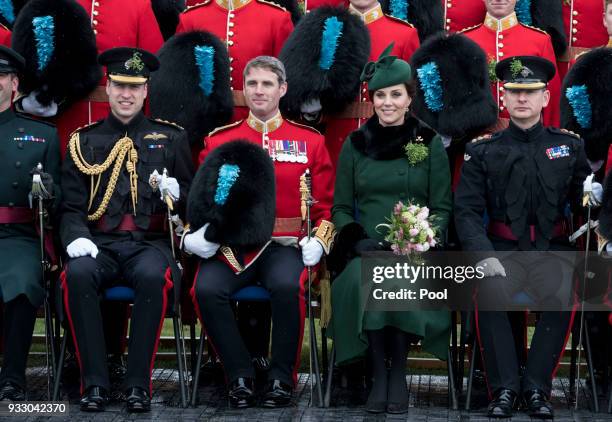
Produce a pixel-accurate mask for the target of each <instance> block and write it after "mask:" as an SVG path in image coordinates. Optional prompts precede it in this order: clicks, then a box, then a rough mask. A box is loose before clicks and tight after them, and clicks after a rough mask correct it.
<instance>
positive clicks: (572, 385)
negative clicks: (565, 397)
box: [569, 315, 580, 403]
mask: <svg viewBox="0 0 612 422" xmlns="http://www.w3.org/2000/svg"><path fill="white" fill-rule="evenodd" d="M576 316H579V315H576ZM576 320H577V321H580V319H579V318H577V319H576ZM579 331H580V324H576V323H574V327H573V330H572V349H571V354H570V373H569V391H570V397H572V395H573V394H574V393H575V391H576V361H577V359H578V337H579V336H580V333H579ZM576 400H578V397H574V403H575V402H576Z"/></svg>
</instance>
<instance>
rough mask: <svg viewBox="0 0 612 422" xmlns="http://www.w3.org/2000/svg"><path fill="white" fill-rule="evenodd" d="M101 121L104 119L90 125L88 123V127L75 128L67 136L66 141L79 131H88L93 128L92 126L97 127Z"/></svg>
mask: <svg viewBox="0 0 612 422" xmlns="http://www.w3.org/2000/svg"><path fill="white" fill-rule="evenodd" d="M103 121H104V119H102V120H98V121H97V122H92V123H89V124H88V125H83V126H81V127H78V128H76V129H75V130H73V131H72V132H71V133H70V135H69V136H68V139H70V138H71V137H72V135H74V134H75V133H77V132H81V131H82V130H84V129H90V128H92V127H94V126H97V125H99V124H100V123H102V122H103Z"/></svg>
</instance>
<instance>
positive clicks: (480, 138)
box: [472, 133, 493, 143]
mask: <svg viewBox="0 0 612 422" xmlns="http://www.w3.org/2000/svg"><path fill="white" fill-rule="evenodd" d="M492 137H493V135H491V134H490V133H487V134H486V135H481V136H479V137H478V138H474V139H472V143H474V142H478V141H482V140H483V139H491V138H492Z"/></svg>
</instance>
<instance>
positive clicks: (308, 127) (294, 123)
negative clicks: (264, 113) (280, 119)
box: [285, 119, 321, 135]
mask: <svg viewBox="0 0 612 422" xmlns="http://www.w3.org/2000/svg"><path fill="white" fill-rule="evenodd" d="M285 120H287V121H288V122H289V123H291V124H292V125H296V126H299V127H301V128H304V129H307V130H310V131H311V132H314V133H316V134H318V135H321V132H319V131H318V130H316V129H315V128H313V127H312V126H308V125H305V124H302V123H298V122H294V121H293V120H289V119H285Z"/></svg>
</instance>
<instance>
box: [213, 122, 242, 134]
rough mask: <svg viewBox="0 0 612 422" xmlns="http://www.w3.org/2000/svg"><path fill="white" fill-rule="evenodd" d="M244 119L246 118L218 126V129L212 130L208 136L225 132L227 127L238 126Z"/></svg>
mask: <svg viewBox="0 0 612 422" xmlns="http://www.w3.org/2000/svg"><path fill="white" fill-rule="evenodd" d="M243 121H244V119H241V120H238V121H237V122H234V123H230V124H229V125H225V126H220V127H218V128H216V129H213V130H212V132H210V133H209V134H208V135H207V136H212V135H216V134H217V133H219V132H223V131H224V130H226V129H229V128H232V127H234V126H238V125H239V124H240V123H242V122H243Z"/></svg>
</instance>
